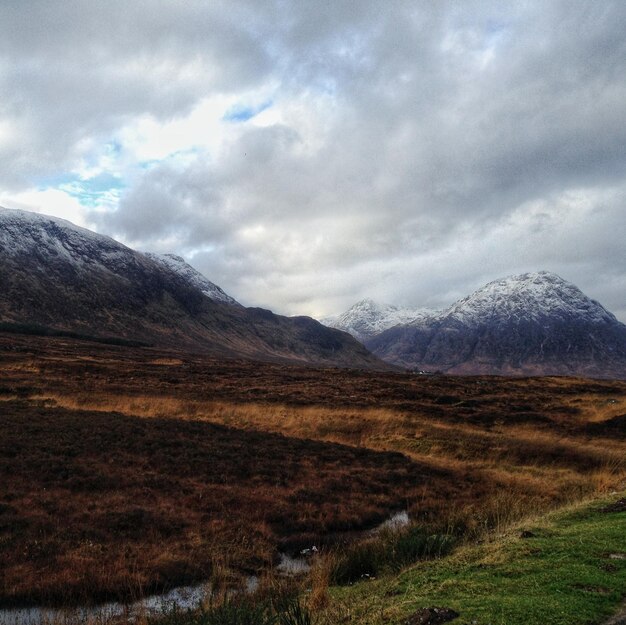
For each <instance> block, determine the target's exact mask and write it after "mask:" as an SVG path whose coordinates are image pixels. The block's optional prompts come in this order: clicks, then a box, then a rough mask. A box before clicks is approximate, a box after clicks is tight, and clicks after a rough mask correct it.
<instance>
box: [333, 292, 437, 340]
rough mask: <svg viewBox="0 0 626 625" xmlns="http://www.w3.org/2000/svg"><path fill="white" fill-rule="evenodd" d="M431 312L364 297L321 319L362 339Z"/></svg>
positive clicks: (420, 318) (426, 315) (423, 316)
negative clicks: (336, 313) (339, 313)
mask: <svg viewBox="0 0 626 625" xmlns="http://www.w3.org/2000/svg"><path fill="white" fill-rule="evenodd" d="M432 314H433V311H431V310H427V309H425V308H419V309H410V308H401V307H399V306H394V305H392V304H380V303H378V302H375V301H374V300H372V299H369V298H366V299H362V300H360V301H359V302H357V303H356V304H354V305H353V306H351V307H350V308H349V309H348V310H347V311H346V312H344V313H342V314H341V315H335V316H333V317H327V318H325V319H322V323H324V324H325V325H328V326H330V327H332V328H337V329H338V330H343V331H344V332H348V333H350V334H352V336H354V337H355V338H357V339H359V340H360V341H363V340H366V339H368V338H370V337H372V336H374V335H376V334H380V333H381V332H383V331H384V330H387V329H389V328H392V327H393V326H396V325H398V324H406V323H409V322H411V321H415V320H418V319H419V320H422V319H424V318H426V317H428V316H430V315H432Z"/></svg>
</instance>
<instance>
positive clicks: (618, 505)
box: [602, 497, 626, 512]
mask: <svg viewBox="0 0 626 625" xmlns="http://www.w3.org/2000/svg"><path fill="white" fill-rule="evenodd" d="M602 512H626V497H623V498H622V499H620V500H619V501H616V502H615V503H612V504H611V505H609V506H606V507H605V508H602Z"/></svg>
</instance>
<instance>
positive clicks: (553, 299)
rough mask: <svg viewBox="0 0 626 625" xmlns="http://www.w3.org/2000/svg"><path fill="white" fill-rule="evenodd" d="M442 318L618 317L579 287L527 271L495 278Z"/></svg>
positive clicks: (606, 320) (467, 322)
mask: <svg viewBox="0 0 626 625" xmlns="http://www.w3.org/2000/svg"><path fill="white" fill-rule="evenodd" d="M440 318H441V319H448V320H450V321H455V322H458V323H462V324H464V325H466V326H477V325H480V324H482V323H485V321H487V320H488V319H490V318H491V319H493V320H494V321H495V322H497V323H503V322H504V321H508V322H510V323H514V322H516V321H529V320H533V321H541V320H546V321H548V320H554V319H555V318H559V319H562V320H567V319H572V320H580V319H585V320H586V321H587V322H588V323H599V324H602V323H615V322H617V319H616V318H615V316H614V315H613V314H611V313H610V312H608V311H607V310H606V309H605V308H604V307H603V306H602V305H601V304H599V303H598V302H596V301H595V300H592V299H589V298H588V297H587V296H586V295H585V294H584V293H583V292H582V291H581V290H580V289H579V288H578V287H576V286H574V285H573V284H572V283H571V282H567V281H566V280H563V278H561V277H560V276H558V275H556V274H555V273H551V272H549V271H539V272H534V273H525V274H522V275H519V276H509V277H507V278H503V279H501V280H495V281H493V282H490V283H489V284H486V285H485V286H484V287H482V288H480V289H478V290H477V291H475V292H474V293H472V294H471V295H469V296H468V297H464V298H463V299H461V300H459V301H458V302H456V303H455V304H453V305H452V306H451V307H450V308H448V309H447V310H445V311H444V312H443V313H442V314H441V315H440Z"/></svg>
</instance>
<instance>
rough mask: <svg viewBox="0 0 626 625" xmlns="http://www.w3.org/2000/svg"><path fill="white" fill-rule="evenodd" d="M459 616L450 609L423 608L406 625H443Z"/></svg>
mask: <svg viewBox="0 0 626 625" xmlns="http://www.w3.org/2000/svg"><path fill="white" fill-rule="evenodd" d="M458 616H459V613H458V612H455V611H454V610H451V609H450V608H422V609H420V610H418V611H417V612H415V614H412V615H411V616H410V617H409V618H408V619H407V620H406V621H405V625H441V624H442V623H447V622H448V621H452V620H454V619H455V618H457V617H458Z"/></svg>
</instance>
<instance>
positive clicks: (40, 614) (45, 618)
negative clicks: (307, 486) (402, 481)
mask: <svg viewBox="0 0 626 625" xmlns="http://www.w3.org/2000/svg"><path fill="white" fill-rule="evenodd" d="M408 524H409V515H408V513H407V512H406V511H402V512H397V513H395V514H393V515H392V516H390V517H389V518H388V519H387V520H386V521H384V522H383V523H381V524H380V525H378V526H377V527H375V528H374V529H372V530H369V532H367V533H366V535H370V536H372V535H376V534H377V533H379V532H381V531H383V530H386V529H391V530H394V529H399V528H402V527H404V526H406V525H408ZM316 551H317V549H316V547H312V548H311V549H305V550H303V551H302V552H300V554H296V555H290V554H286V553H280V554H279V556H280V560H279V563H278V565H277V566H276V570H277V572H278V573H279V574H280V575H284V576H289V577H291V576H298V575H302V574H304V573H307V572H308V571H309V570H310V569H311V564H310V556H311V555H313V553H314V552H316ZM258 582H259V579H258V577H256V576H250V577H248V578H247V581H246V592H248V593H253V592H254V591H255V590H256V588H257V587H258ZM210 596H211V587H210V585H209V584H207V583H201V584H196V585H194V586H180V587H178V588H174V589H173V590H170V591H169V592H167V593H163V594H158V595H150V596H147V597H144V598H143V599H140V600H138V601H135V602H133V603H129V604H124V603H119V602H116V601H112V602H109V603H104V604H100V605H96V606H84V607H75V608H50V607H43V606H36V607H31V608H7V609H0V625H47V624H50V625H81V624H82V623H84V622H85V621H86V620H88V619H89V621H90V623H93V625H99V624H102V625H104V624H105V623H107V622H108V621H110V620H111V619H113V618H116V617H124V618H125V619H126V620H127V621H129V622H130V621H132V620H135V618H136V617H137V616H139V615H142V614H144V615H145V614H159V613H163V612H167V611H169V610H172V609H173V608H174V607H176V608H178V609H179V610H189V609H193V608H197V607H198V605H200V604H201V603H202V602H203V601H206V600H207V599H209V598H210Z"/></svg>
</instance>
